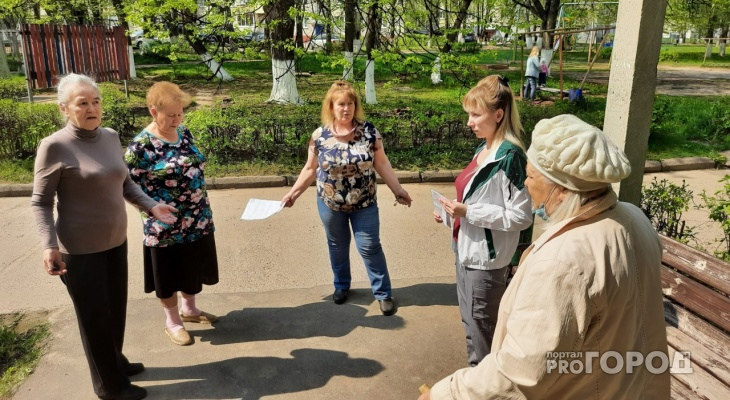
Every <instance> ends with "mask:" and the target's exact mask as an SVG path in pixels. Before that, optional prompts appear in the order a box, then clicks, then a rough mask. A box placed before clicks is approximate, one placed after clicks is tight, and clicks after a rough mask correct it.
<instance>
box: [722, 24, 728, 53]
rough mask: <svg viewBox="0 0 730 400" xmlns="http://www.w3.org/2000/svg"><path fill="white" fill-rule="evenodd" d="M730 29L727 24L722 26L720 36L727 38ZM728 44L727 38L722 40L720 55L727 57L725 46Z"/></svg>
mask: <svg viewBox="0 0 730 400" xmlns="http://www.w3.org/2000/svg"><path fill="white" fill-rule="evenodd" d="M729 30H730V29H728V27H727V26H726V27H724V28H722V31H721V32H720V37H721V38H726V37H727V35H728V31H729ZM726 45H727V39H722V40H720V57H725V46H726Z"/></svg>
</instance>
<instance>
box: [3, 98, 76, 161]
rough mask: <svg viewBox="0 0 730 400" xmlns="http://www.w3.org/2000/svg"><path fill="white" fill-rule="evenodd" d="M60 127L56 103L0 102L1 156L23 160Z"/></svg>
mask: <svg viewBox="0 0 730 400" xmlns="http://www.w3.org/2000/svg"><path fill="white" fill-rule="evenodd" d="M62 126H63V120H62V118H61V114H60V113H59V112H58V106H57V105H55V104H28V103H18V102H15V101H12V100H0V157H2V158H6V159H8V160H25V159H26V158H29V157H32V156H33V155H34V154H35V151H36V148H37V147H38V142H40V140H41V139H43V138H44V137H46V136H48V135H49V134H51V133H53V132H55V131H57V130H58V129H59V128H61V127H62Z"/></svg>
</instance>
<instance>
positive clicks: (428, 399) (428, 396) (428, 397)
mask: <svg viewBox="0 0 730 400" xmlns="http://www.w3.org/2000/svg"><path fill="white" fill-rule="evenodd" d="M418 400H431V391H430V390H429V391H428V392H426V393H424V394H422V395H421V396H419V397H418Z"/></svg>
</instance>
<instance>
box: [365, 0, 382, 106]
mask: <svg viewBox="0 0 730 400" xmlns="http://www.w3.org/2000/svg"><path fill="white" fill-rule="evenodd" d="M379 35H380V17H379V16H378V2H377V1H374V2H373V3H372V4H371V5H370V8H369V9H368V22H367V36H366V37H365V53H366V54H367V62H366V63H365V103H366V104H378V99H377V97H376V95H375V60H373V49H374V48H375V46H376V44H377V41H378V37H379Z"/></svg>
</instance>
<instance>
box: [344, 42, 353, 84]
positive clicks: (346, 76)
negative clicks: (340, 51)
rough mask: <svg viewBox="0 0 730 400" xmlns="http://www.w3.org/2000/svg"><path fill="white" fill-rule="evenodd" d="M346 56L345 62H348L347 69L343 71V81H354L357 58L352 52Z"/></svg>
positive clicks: (347, 52) (346, 53) (345, 53)
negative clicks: (353, 69)
mask: <svg viewBox="0 0 730 400" xmlns="http://www.w3.org/2000/svg"><path fill="white" fill-rule="evenodd" d="M353 47H354V46H353ZM344 56H345V61H347V65H345V68H344V70H343V71H342V79H343V80H346V81H349V80H350V79H352V68H353V65H354V61H355V56H354V55H353V53H352V52H350V51H346V52H344Z"/></svg>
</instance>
